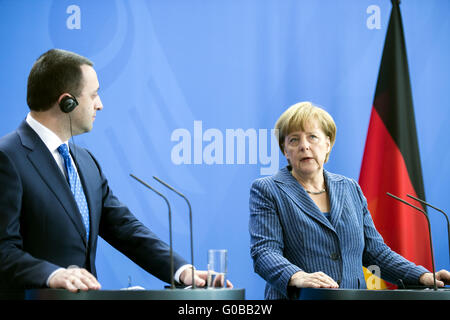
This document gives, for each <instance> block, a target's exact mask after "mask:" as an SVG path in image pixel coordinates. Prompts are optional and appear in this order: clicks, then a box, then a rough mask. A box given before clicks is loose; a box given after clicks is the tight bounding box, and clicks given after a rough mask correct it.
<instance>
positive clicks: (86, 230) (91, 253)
mask: <svg viewBox="0 0 450 320" xmlns="http://www.w3.org/2000/svg"><path fill="white" fill-rule="evenodd" d="M98 89H99V82H98V79H97V74H96V72H95V70H94V68H93V64H92V62H91V61H90V60H88V59H87V58H85V57H82V56H80V55H77V54H75V53H72V52H68V51H64V50H58V49H52V50H50V51H48V52H46V53H44V54H43V55H42V56H41V57H39V59H38V60H37V61H36V62H35V64H34V65H33V67H32V69H31V72H30V75H29V78H28V87H27V103H28V106H29V107H30V113H29V114H28V115H27V118H26V120H25V121H23V122H22V123H21V125H20V126H19V128H18V129H17V130H16V131H14V132H12V133H10V134H8V135H6V136H4V137H3V138H1V139H0V185H1V192H0V289H10V288H40V287H51V288H66V289H68V290H71V291H77V290H79V289H81V290H89V289H94V290H95V289H100V284H99V283H98V281H97V279H96V269H95V255H96V249H97V236H98V235H100V236H101V237H102V238H104V239H105V240H106V241H107V242H108V243H110V244H111V245H112V246H114V247H115V248H117V249H118V250H119V251H121V252H122V253H123V254H125V255H126V256H128V257H129V258H130V259H132V260H133V261H134V262H135V263H137V264H138V265H139V266H141V267H142V268H143V269H145V270H146V271H148V272H150V273H152V274H153V275H155V276H156V277H158V278H159V279H161V280H163V281H166V282H169V281H170V279H171V276H172V274H171V272H170V270H171V268H170V267H169V266H170V250H169V247H168V245H167V244H166V243H164V242H163V241H161V240H160V239H158V238H157V237H156V235H155V234H153V233H152V232H151V231H150V230H149V229H148V228H147V227H145V226H144V225H143V224H142V223H141V222H140V221H138V220H137V219H136V218H135V217H134V215H133V214H132V213H131V212H130V211H129V209H128V208H127V207H126V206H124V205H123V204H122V203H120V202H119V200H118V199H117V198H116V197H115V196H114V194H113V193H112V191H111V189H110V188H109V186H108V181H107V179H106V178H105V176H104V174H103V172H102V170H101V168H100V165H99V163H98V162H97V160H96V159H95V158H94V156H93V155H92V154H91V153H90V152H89V151H88V150H86V149H84V148H81V147H78V146H75V145H73V144H69V143H68V141H69V139H70V138H71V137H72V136H74V135H79V134H82V133H85V132H89V131H90V130H91V129H92V126H93V123H94V119H95V116H96V112H97V111H99V110H102V109H103V105H102V102H101V100H100V97H99V95H98ZM69 150H70V151H69ZM191 268H193V266H190V265H189V264H188V263H187V262H186V261H185V260H184V259H183V258H182V257H180V256H179V255H178V254H176V253H174V271H176V272H175V274H174V275H173V276H174V277H175V280H176V281H178V282H180V283H182V284H185V285H190V284H192V283H191V282H192V277H191V275H192V271H191V270H192V269H191ZM205 279H206V272H205V271H198V270H196V271H195V282H196V285H197V286H203V285H205Z"/></svg>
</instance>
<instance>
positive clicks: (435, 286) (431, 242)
mask: <svg viewBox="0 0 450 320" xmlns="http://www.w3.org/2000/svg"><path fill="white" fill-rule="evenodd" d="M386 194H387V195H388V196H390V197H392V198H394V199H396V200H398V201H400V202H402V203H404V204H406V205H408V206H410V207H413V208H414V209H416V210H418V211H420V212H422V213H423V214H424V216H425V218H426V219H427V223H428V235H429V237H430V249H431V266H432V268H433V289H434V290H437V285H436V269H435V267H434V254H433V240H432V239H431V223H430V219H429V218H428V215H427V213H426V212H425V211H424V210H423V209H420V208H419V207H416V206H415V205H412V204H411V203H409V202H407V201H405V200H403V199H400V198H399V197H397V196H394V195H393V194H390V193H389V192H386Z"/></svg>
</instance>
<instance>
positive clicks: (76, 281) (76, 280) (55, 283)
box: [49, 267, 101, 292]
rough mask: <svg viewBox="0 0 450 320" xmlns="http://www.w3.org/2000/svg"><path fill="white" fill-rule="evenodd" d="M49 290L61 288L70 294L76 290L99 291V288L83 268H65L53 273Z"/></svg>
mask: <svg viewBox="0 0 450 320" xmlns="http://www.w3.org/2000/svg"><path fill="white" fill-rule="evenodd" d="M49 286H50V288H55V289H56V288H63V289H67V290H69V291H71V292H77V291H78V290H83V291H87V290H99V289H100V288H101V285H100V283H99V282H98V281H97V279H96V278H95V277H94V276H93V275H92V274H91V273H89V272H88V271H87V270H86V269H83V268H78V267H76V268H67V269H61V270H59V271H57V272H55V274H54V275H52V277H51V278H50V279H49Z"/></svg>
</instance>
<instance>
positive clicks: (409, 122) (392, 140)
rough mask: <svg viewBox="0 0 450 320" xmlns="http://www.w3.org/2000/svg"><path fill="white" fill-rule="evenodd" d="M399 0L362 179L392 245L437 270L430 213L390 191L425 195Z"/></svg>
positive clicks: (379, 226) (393, 13)
mask: <svg viewBox="0 0 450 320" xmlns="http://www.w3.org/2000/svg"><path fill="white" fill-rule="evenodd" d="M399 2H400V1H399V0H392V11H391V16H390V18H389V26H388V30H387V33H386V39H385V43H384V49H383V56H382V59H381V65H380V70H379V74H378V81H377V87H376V91H375V97H374V101H373V106H372V112H371V116H370V122H369V128H368V132H367V139H366V145H365V150H364V157H363V161H362V165H361V172H360V176H359V184H360V185H361V188H362V190H363V192H364V195H365V196H366V198H367V202H368V205H369V210H370V213H371V215H372V217H373V220H374V223H375V226H376V228H377V230H378V231H379V232H380V233H381V235H382V236H383V238H384V240H385V242H386V244H387V245H388V246H389V247H391V249H392V250H394V251H395V252H397V253H399V254H401V255H402V256H404V257H405V258H406V259H408V260H410V261H412V262H414V263H416V264H419V265H422V266H424V267H425V268H427V269H428V270H431V267H432V262H431V252H430V240H429V233H428V226H427V221H426V218H425V217H424V216H423V214H422V213H420V212H418V211H416V210H415V209H412V208H410V207H409V206H406V205H404V204H402V203H401V202H399V201H396V200H394V199H392V198H391V197H389V196H387V195H386V192H390V193H392V194H394V195H397V196H399V197H401V198H406V195H407V194H411V195H413V196H416V197H418V198H421V199H425V191H424V187H423V179H422V168H421V164H420V153H419V146H418V143H417V133H416V124H415V117H414V109H413V101H412V93H411V84H410V78H409V70H408V61H407V56H406V46H405V38H404V34H403V25H402V18H401V13H400V6H399ZM414 204H415V205H417V206H420V204H417V203H414ZM424 210H425V208H424ZM382 272H383V270H381V277H383V274H382ZM366 279H367V277H366Z"/></svg>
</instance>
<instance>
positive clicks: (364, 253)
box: [249, 167, 428, 299]
mask: <svg viewBox="0 0 450 320" xmlns="http://www.w3.org/2000/svg"><path fill="white" fill-rule="evenodd" d="M324 177H325V183H326V186H327V190H328V195H329V197H330V215H331V216H330V218H329V219H328V218H327V217H326V216H325V215H324V213H323V212H321V211H320V209H319V208H318V207H317V205H316V204H315V203H314V201H313V200H312V199H311V198H310V197H309V196H308V194H307V193H306V191H305V190H304V189H303V187H302V186H301V185H300V184H299V183H298V182H297V180H296V179H295V178H294V177H293V176H292V175H291V173H290V171H289V169H288V167H286V168H283V169H281V170H279V171H278V173H276V174H275V175H273V176H270V177H264V178H260V179H257V180H255V181H254V182H253V185H252V187H251V190H250V221H249V231H250V241H251V243H250V253H251V257H252V259H253V265H254V270H255V272H256V273H257V274H259V275H260V276H261V277H262V278H263V279H265V280H266V281H267V285H266V289H265V298H266V299H286V298H289V295H288V292H290V290H288V282H289V279H290V278H291V276H292V275H293V274H294V273H296V272H298V271H300V270H303V271H305V272H308V273H312V272H317V271H322V272H324V273H325V274H327V275H328V276H330V277H331V278H333V279H334V280H335V281H336V282H337V283H338V284H339V286H340V287H341V288H353V289H358V288H361V289H364V288H366V283H365V279H364V272H363V268H362V266H366V267H367V266H370V265H376V266H378V267H379V268H380V271H381V277H382V278H383V279H385V280H387V281H389V282H392V283H397V282H398V281H399V280H400V279H401V280H402V281H403V282H404V283H405V284H418V279H419V277H420V275H421V274H423V273H424V272H428V271H427V270H426V269H425V268H423V267H421V266H416V265H415V264H413V263H412V262H409V261H408V260H406V259H405V258H403V257H402V256H400V255H399V254H397V253H395V252H393V251H392V250H391V249H390V248H389V247H388V246H387V245H386V244H385V243H384V241H383V238H382V237H381V235H380V234H379V233H378V231H377V230H376V229H375V226H374V224H373V221H372V218H371V215H370V213H369V211H368V208H367V201H366V199H365V197H364V195H363V193H362V191H361V188H360V187H359V185H358V183H357V182H356V181H354V180H352V179H349V178H346V177H344V176H341V175H337V174H333V173H330V172H327V171H326V170H324Z"/></svg>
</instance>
